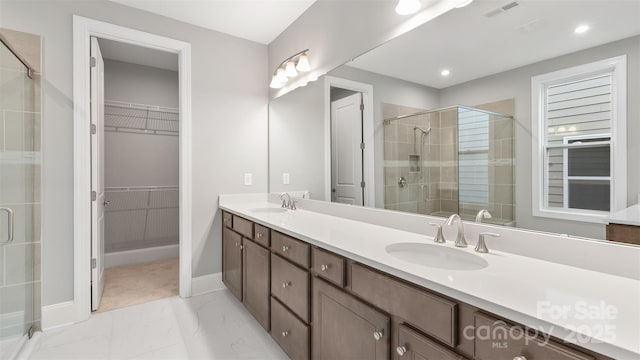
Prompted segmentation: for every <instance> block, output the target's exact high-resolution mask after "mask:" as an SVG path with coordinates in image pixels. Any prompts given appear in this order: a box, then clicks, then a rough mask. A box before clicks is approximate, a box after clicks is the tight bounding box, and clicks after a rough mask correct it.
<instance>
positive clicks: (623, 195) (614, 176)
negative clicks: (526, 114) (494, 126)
mask: <svg viewBox="0 0 640 360" xmlns="http://www.w3.org/2000/svg"><path fill="white" fill-rule="evenodd" d="M605 73H610V74H611V76H612V77H611V79H612V96H611V102H612V105H613V107H612V110H611V112H612V116H611V196H610V198H611V209H610V212H611V213H613V212H616V211H619V210H622V209H624V208H626V207H627V135H626V134H627V56H626V55H622V56H617V57H613V58H610V59H605V60H601V61H596V62H592V63H589V64H584V65H580V66H575V67H571V68H568V69H563V70H559V71H554V72H551V73H547V74H542V75H538V76H534V77H532V78H531V122H532V124H531V125H532V126H531V134H532V153H531V164H532V171H533V177H532V191H531V195H532V198H531V200H532V201H531V203H532V206H533V209H532V211H533V216H538V217H546V218H553V219H562V220H573V221H581V222H592V223H602V221H603V220H604V219H605V218H606V217H608V216H609V214H610V213H609V212H604V211H595V210H583V209H567V208H550V207H548V206H547V204H548V192H547V189H548V182H549V179H548V176H547V169H548V168H547V165H546V164H547V163H548V158H547V154H546V151H545V150H546V141H547V134H548V132H547V126H546V125H547V124H546V118H545V115H546V93H547V89H548V88H549V87H550V86H553V85H557V84H560V83H564V82H569V81H573V80H579V79H581V78H584V77H588V76H594V75H598V74H605Z"/></svg>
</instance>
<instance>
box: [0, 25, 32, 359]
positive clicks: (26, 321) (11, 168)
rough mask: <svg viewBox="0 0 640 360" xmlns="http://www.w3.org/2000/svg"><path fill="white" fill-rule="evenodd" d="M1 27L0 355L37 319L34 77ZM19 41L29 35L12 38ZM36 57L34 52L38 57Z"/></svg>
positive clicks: (12, 351)
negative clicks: (10, 44)
mask: <svg viewBox="0 0 640 360" xmlns="http://www.w3.org/2000/svg"><path fill="white" fill-rule="evenodd" d="M5 34H6V35H9V36H11V38H13V39H15V38H16V36H17V34H18V33H15V32H10V31H8V30H5V29H0V40H2V41H1V42H0V359H5V358H12V356H15V355H16V354H17V352H18V351H19V349H20V347H21V346H22V344H24V342H25V341H27V339H28V338H29V337H30V336H31V334H32V333H33V331H34V330H37V329H38V328H39V322H40V225H39V224H40V191H39V189H40V113H39V107H38V106H37V104H38V102H39V95H38V91H39V84H38V81H39V78H38V75H37V74H36V73H35V72H34V71H33V70H32V68H30V67H28V66H27V65H26V64H27V62H26V61H25V60H21V58H19V57H18V55H16V54H17V53H18V51H17V50H12V48H10V47H9V45H7V44H8V43H9V41H8V40H6V39H5V36H4V35H5ZM17 37H18V38H20V40H21V42H20V43H21V45H22V44H24V41H25V39H32V38H37V45H36V46H34V47H35V48H37V49H38V51H39V49H40V45H39V44H40V43H39V38H38V37H36V36H33V35H28V34H25V36H17ZM38 58H39V55H38Z"/></svg>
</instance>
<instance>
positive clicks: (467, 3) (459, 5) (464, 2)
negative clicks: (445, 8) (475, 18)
mask: <svg viewBox="0 0 640 360" xmlns="http://www.w3.org/2000/svg"><path fill="white" fill-rule="evenodd" d="M472 2H473V0H466V1H463V2H461V3H460V4H458V5H456V9H460V8H463V7H465V6H467V5H469V4H471V3H472Z"/></svg>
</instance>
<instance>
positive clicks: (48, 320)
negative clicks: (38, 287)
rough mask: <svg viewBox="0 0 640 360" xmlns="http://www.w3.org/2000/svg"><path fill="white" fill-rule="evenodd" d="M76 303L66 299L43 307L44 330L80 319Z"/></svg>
mask: <svg viewBox="0 0 640 360" xmlns="http://www.w3.org/2000/svg"><path fill="white" fill-rule="evenodd" d="M76 317H77V309H76V304H75V302H73V301H65V302H61V303H58V304H53V305H47V306H43V307H42V330H51V329H53V328H57V327H60V326H65V325H70V324H73V323H75V322H76V321H77V320H78V319H77V318H76Z"/></svg>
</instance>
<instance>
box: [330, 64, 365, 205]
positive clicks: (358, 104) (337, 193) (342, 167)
mask: <svg viewBox="0 0 640 360" xmlns="http://www.w3.org/2000/svg"><path fill="white" fill-rule="evenodd" d="M325 99H326V100H325V109H326V111H325V114H326V115H325V134H326V136H325V138H326V139H327V143H326V145H325V149H326V152H325V159H326V160H325V161H326V162H325V169H326V171H325V174H326V178H325V179H326V180H325V181H326V184H327V190H326V196H325V198H327V199H331V201H332V202H338V203H343V204H349V205H356V206H375V197H376V194H375V168H374V150H375V149H374V148H375V147H374V146H373V143H374V141H375V140H374V115H373V105H372V104H373V86H372V85H370V84H364V83H359V82H356V81H352V80H346V79H340V78H335V77H331V76H327V77H326V81H325Z"/></svg>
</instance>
